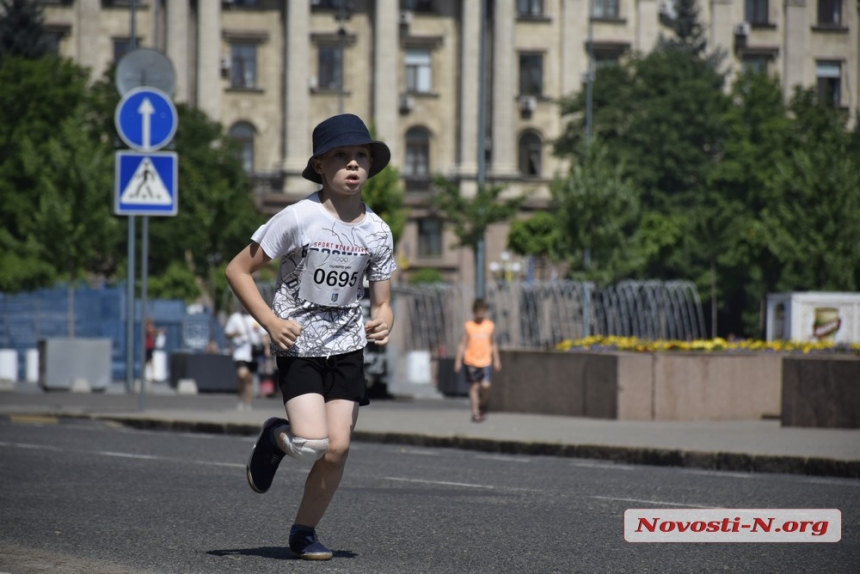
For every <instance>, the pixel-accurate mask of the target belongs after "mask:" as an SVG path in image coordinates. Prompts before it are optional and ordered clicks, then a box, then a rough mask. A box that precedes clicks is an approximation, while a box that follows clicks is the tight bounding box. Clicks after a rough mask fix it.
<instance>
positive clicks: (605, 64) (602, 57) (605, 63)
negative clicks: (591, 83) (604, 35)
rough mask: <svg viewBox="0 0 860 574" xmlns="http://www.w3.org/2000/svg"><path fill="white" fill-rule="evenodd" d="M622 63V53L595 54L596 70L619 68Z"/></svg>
mask: <svg viewBox="0 0 860 574" xmlns="http://www.w3.org/2000/svg"><path fill="white" fill-rule="evenodd" d="M620 61H621V53H620V52H597V51H595V52H594V69H595V70H601V69H603V68H609V67H610V66H617V65H618V64H619V62H620Z"/></svg>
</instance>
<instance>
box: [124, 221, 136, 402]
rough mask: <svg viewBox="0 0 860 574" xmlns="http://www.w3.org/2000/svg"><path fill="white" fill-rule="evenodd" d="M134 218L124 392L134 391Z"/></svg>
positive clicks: (130, 229)
mask: <svg viewBox="0 0 860 574" xmlns="http://www.w3.org/2000/svg"><path fill="white" fill-rule="evenodd" d="M134 227H135V225H134V216H133V215H131V216H129V218H128V269H127V271H128V279H127V281H128V285H127V286H126V321H125V323H126V328H125V387H126V392H128V393H130V392H132V389H134V267H135V261H134V254H135V248H134V236H135V228H134Z"/></svg>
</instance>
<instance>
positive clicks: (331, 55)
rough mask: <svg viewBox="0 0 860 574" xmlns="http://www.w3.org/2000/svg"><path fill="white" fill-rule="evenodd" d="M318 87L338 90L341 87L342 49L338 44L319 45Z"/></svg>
mask: <svg viewBox="0 0 860 574" xmlns="http://www.w3.org/2000/svg"><path fill="white" fill-rule="evenodd" d="M318 82H319V87H320V89H323V90H340V89H341V88H342V87H343V50H342V49H341V48H340V46H320V47H319V79H318Z"/></svg>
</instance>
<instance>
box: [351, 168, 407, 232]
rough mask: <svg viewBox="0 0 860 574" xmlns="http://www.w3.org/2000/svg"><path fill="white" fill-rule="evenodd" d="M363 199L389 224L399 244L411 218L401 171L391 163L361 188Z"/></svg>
mask: <svg viewBox="0 0 860 574" xmlns="http://www.w3.org/2000/svg"><path fill="white" fill-rule="evenodd" d="M361 199H362V200H363V201H364V202H365V203H366V204H367V205H368V206H369V207H370V209H372V210H373V211H374V212H376V214H377V215H378V216H379V217H381V218H382V220H383V221H385V223H387V224H388V227H390V228H391V235H392V236H393V237H394V244H395V245H397V243H398V242H399V241H400V238H401V237H403V230H404V229H405V228H406V222H407V221H408V220H409V209H408V208H407V207H406V205H405V193H404V191H403V184H402V183H401V182H400V172H399V171H398V170H397V169H396V168H395V167H393V166H391V165H389V166H388V167H386V168H385V169H383V170H382V171H381V172H379V173H377V174H376V175H375V176H373V177H371V178H370V179H369V180H367V183H366V184H364V188H362V190H361Z"/></svg>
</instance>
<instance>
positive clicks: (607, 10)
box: [591, 0, 619, 20]
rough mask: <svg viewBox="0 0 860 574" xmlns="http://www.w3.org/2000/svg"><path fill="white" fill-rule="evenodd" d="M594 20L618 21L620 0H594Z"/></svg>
mask: <svg viewBox="0 0 860 574" xmlns="http://www.w3.org/2000/svg"><path fill="white" fill-rule="evenodd" d="M591 17H592V18H599V19H601V20H618V18H619V13H618V0H594V11H593V12H592V14H591Z"/></svg>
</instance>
